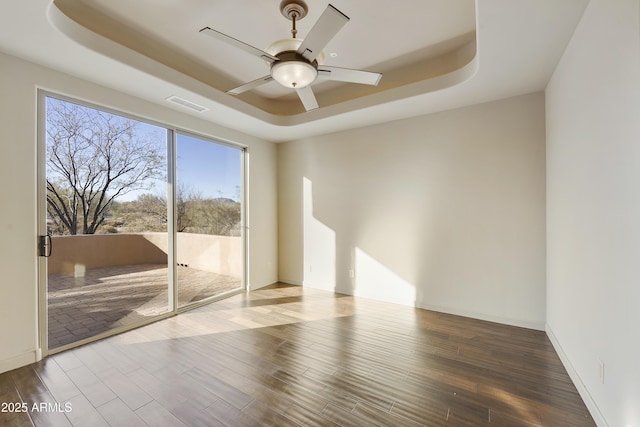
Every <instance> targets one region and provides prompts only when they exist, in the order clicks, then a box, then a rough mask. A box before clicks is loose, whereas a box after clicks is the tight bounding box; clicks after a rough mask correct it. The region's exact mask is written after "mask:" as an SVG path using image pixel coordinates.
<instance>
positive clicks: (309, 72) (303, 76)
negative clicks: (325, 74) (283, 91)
mask: <svg viewBox="0 0 640 427" xmlns="http://www.w3.org/2000/svg"><path fill="white" fill-rule="evenodd" d="M271 77H273V79H274V80H275V81H277V82H278V83H280V84H281V85H282V86H284V87H288V88H294V89H301V88H303V87H307V86H309V85H310V84H311V83H313V82H314V81H315V79H316V77H318V70H317V69H316V67H314V66H313V65H311V64H309V63H308V62H303V61H282V62H276V63H274V64H273V66H272V67H271Z"/></svg>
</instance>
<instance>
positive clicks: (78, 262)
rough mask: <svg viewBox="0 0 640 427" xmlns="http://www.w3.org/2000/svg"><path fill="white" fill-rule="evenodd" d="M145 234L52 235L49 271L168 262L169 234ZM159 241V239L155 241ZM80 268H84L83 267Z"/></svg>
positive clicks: (77, 272)
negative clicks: (148, 235) (148, 236)
mask: <svg viewBox="0 0 640 427" xmlns="http://www.w3.org/2000/svg"><path fill="white" fill-rule="evenodd" d="M150 237H151V238H150V239H148V238H147V237H146V236H145V235H143V234H96V235H80V236H60V237H52V238H51V242H52V247H53V250H52V251H51V257H50V258H48V260H47V272H48V273H49V274H58V273H62V274H71V275H73V274H75V275H78V274H79V273H80V272H81V271H84V270H85V269H87V270H88V269H92V268H99V267H109V266H112V265H132V264H166V263H167V238H166V234H165V235H164V236H158V237H159V238H161V239H162V241H161V242H158V241H157V240H158V237H156V238H154V237H155V236H150ZM154 241H156V243H154ZM79 270H80V271H79Z"/></svg>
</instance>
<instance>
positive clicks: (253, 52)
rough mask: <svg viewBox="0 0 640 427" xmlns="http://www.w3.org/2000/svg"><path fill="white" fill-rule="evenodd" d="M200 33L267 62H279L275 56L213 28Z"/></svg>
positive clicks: (205, 28) (207, 28) (206, 28)
mask: <svg viewBox="0 0 640 427" xmlns="http://www.w3.org/2000/svg"><path fill="white" fill-rule="evenodd" d="M199 32H201V33H203V34H206V35H208V36H211V37H213V38H214V39H218V40H220V41H223V42H225V43H227V44H230V45H231V46H235V47H237V48H240V49H242V50H244V51H245V52H248V53H250V54H251V55H253V56H257V57H258V58H262V59H264V60H265V61H268V62H276V61H278V58H276V57H275V56H273V55H271V54H269V53H267V52H265V51H264V50H262V49H258V48H257V47H253V46H251V45H250V44H246V43H245V42H241V41H240V40H238V39H234V38H233V37H231V36H228V35H226V34H224V33H221V32H220V31H216V30H214V29H213V28H209V27H204V28H203V29H201V30H200V31H199Z"/></svg>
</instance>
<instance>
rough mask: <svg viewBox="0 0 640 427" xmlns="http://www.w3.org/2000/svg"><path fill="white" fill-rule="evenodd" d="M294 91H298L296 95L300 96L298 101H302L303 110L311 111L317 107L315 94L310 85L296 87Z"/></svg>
mask: <svg viewBox="0 0 640 427" xmlns="http://www.w3.org/2000/svg"><path fill="white" fill-rule="evenodd" d="M296 92H298V96H299V97H300V101H302V105H304V109H305V110H307V111H311V110H315V109H316V108H318V101H316V96H315V95H314V94H313V90H312V89H311V86H305V87H303V88H301V89H296Z"/></svg>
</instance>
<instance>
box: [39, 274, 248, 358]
mask: <svg viewBox="0 0 640 427" xmlns="http://www.w3.org/2000/svg"><path fill="white" fill-rule="evenodd" d="M167 270H168V269H167V265H166V264H136V265H123V266H110V267H98V268H92V269H88V270H87V271H86V273H85V275H84V276H83V277H74V276H72V275H68V274H61V273H57V274H50V275H49V277H48V286H49V288H48V310H49V312H48V318H49V348H50V349H54V348H57V347H61V346H63V345H66V344H69V343H72V342H76V341H79V340H82V339H85V338H88V337H91V336H94V335H97V334H100V333H102V332H106V331H109V330H112V329H114V328H118V327H120V326H125V325H131V324H134V323H137V322H140V321H141V320H144V319H145V318H148V317H151V316H155V315H158V314H162V313H166V312H167V311H168V307H167V304H168V299H167V298H168V271H167ZM240 287H241V282H240V279H239V278H237V277H232V276H228V275H223V274H216V273H211V272H208V271H203V270H198V269H195V268H189V267H182V266H178V306H179V307H181V306H185V305H187V304H189V303H192V302H195V301H201V300H203V299H205V298H208V297H211V296H214V295H219V294H222V293H224V292H228V291H232V290H234V289H239V288H240Z"/></svg>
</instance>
